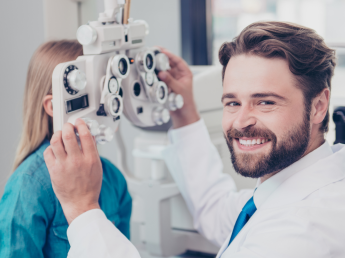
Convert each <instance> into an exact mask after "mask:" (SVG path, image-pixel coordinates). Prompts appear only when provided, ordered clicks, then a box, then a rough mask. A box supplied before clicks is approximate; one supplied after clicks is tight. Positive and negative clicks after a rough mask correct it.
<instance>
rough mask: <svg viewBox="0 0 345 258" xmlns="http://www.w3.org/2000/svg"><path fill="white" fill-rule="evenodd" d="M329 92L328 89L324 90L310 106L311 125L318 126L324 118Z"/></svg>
mask: <svg viewBox="0 0 345 258" xmlns="http://www.w3.org/2000/svg"><path fill="white" fill-rule="evenodd" d="M330 95H331V92H330V91H329V89H328V88H326V89H324V90H323V91H322V92H321V93H320V94H319V95H318V96H317V97H316V98H315V99H314V100H313V104H312V105H313V106H312V116H311V119H312V121H311V122H312V123H313V124H320V123H322V121H323V119H324V118H325V116H326V113H327V110H328V106H329V98H330Z"/></svg>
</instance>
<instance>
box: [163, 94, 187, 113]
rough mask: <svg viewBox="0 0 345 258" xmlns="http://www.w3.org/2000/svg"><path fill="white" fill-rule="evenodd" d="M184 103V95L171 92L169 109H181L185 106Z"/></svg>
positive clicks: (168, 103)
mask: <svg viewBox="0 0 345 258" xmlns="http://www.w3.org/2000/svg"><path fill="white" fill-rule="evenodd" d="M183 104H184V100H183V97H182V95H180V94H176V93H174V92H171V93H170V94H169V97H168V101H167V105H166V106H167V107H168V108H169V110H171V111H175V110H176V109H180V108H182V107H183Z"/></svg>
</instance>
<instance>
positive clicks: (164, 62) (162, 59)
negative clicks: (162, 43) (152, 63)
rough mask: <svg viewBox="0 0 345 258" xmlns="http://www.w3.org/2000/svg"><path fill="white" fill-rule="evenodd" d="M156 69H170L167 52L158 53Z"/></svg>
mask: <svg viewBox="0 0 345 258" xmlns="http://www.w3.org/2000/svg"><path fill="white" fill-rule="evenodd" d="M156 69H157V70H158V71H166V70H169V69H170V64H169V58H168V57H167V56H166V55H165V54H163V53H158V54H157V55H156Z"/></svg>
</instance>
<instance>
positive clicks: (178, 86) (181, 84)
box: [158, 48, 200, 128]
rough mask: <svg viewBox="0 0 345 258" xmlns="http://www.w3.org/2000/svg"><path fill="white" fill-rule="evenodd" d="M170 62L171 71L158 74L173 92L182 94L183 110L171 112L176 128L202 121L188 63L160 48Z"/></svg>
mask: <svg viewBox="0 0 345 258" xmlns="http://www.w3.org/2000/svg"><path fill="white" fill-rule="evenodd" d="M160 49H161V51H162V53H164V54H166V55H167V56H168V58H169V61H170V67H171V69H170V70H168V71H166V72H160V73H159V74H158V77H159V79H161V80H162V81H164V82H165V83H166V84H167V85H168V87H169V88H170V89H172V91H173V92H175V93H177V94H181V95H182V97H183V99H184V105H183V107H182V108H181V109H178V110H176V111H173V112H170V113H171V119H172V122H173V124H174V128H179V127H182V126H185V125H189V124H191V123H194V122H197V121H198V120H199V119H200V116H199V113H198V111H197V108H196V105H195V102H194V97H193V74H192V72H191V70H190V69H189V67H188V65H187V63H186V62H185V61H184V60H183V59H182V58H180V57H178V56H175V55H174V54H172V53H170V52H169V51H167V50H166V49H163V48H160Z"/></svg>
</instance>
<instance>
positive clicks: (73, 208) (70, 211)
mask: <svg viewBox="0 0 345 258" xmlns="http://www.w3.org/2000/svg"><path fill="white" fill-rule="evenodd" d="M95 209H101V207H100V206H99V204H98V203H95V204H90V205H85V206H82V207H78V206H77V205H70V206H66V205H65V206H62V210H63V212H64V214H65V217H66V220H67V222H68V224H69V225H70V224H71V223H72V221H73V220H74V219H76V218H77V217H79V216H80V215H81V214H83V213H85V212H87V211H89V210H95Z"/></svg>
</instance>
